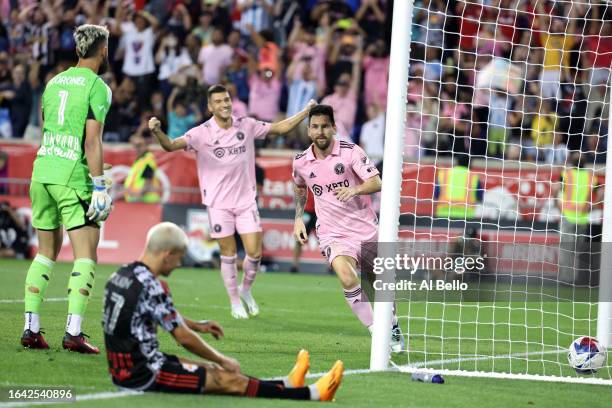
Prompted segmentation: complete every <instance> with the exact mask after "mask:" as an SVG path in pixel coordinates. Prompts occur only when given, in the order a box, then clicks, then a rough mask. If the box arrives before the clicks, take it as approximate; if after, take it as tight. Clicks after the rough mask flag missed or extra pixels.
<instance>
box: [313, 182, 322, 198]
mask: <svg viewBox="0 0 612 408" xmlns="http://www.w3.org/2000/svg"><path fill="white" fill-rule="evenodd" d="M311 190H312V192H313V193H314V195H316V196H317V197H319V196H320V195H321V194H323V187H321V186H320V185H318V184H313V185H312V188H311Z"/></svg>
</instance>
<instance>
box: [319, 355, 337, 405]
mask: <svg viewBox="0 0 612 408" xmlns="http://www.w3.org/2000/svg"><path fill="white" fill-rule="evenodd" d="M343 374H344V364H343V363H342V361H340V360H338V361H336V363H335V364H334V366H333V367H332V368H331V370H329V372H328V373H327V374H325V375H324V376H323V377H321V378H319V381H317V382H316V383H315V384H314V386H315V387H316V388H317V392H318V393H319V401H333V400H334V395H336V391H337V390H338V387H340V383H341V382H342V375H343Z"/></svg>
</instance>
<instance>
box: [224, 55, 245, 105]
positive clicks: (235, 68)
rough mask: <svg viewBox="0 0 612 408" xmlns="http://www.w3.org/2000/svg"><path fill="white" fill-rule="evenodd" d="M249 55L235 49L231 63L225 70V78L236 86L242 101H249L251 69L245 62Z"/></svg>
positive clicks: (237, 93)
mask: <svg viewBox="0 0 612 408" xmlns="http://www.w3.org/2000/svg"><path fill="white" fill-rule="evenodd" d="M244 60H247V61H248V56H247V55H246V54H244V53H243V52H242V51H241V52H238V51H236V50H234V55H232V60H231V63H230V64H229V65H228V67H227V68H226V70H225V75H224V77H225V79H226V80H227V81H229V82H230V83H231V84H232V85H234V86H235V87H236V95H237V97H238V99H240V100H241V101H242V102H244V103H247V102H248V101H249V69H248V67H247V66H245V64H244Z"/></svg>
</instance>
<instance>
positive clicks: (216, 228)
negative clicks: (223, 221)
mask: <svg viewBox="0 0 612 408" xmlns="http://www.w3.org/2000/svg"><path fill="white" fill-rule="evenodd" d="M213 231H215V232H216V233H219V232H221V225H219V224H215V226H214V227H213Z"/></svg>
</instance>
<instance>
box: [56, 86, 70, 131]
mask: <svg viewBox="0 0 612 408" xmlns="http://www.w3.org/2000/svg"><path fill="white" fill-rule="evenodd" d="M59 97H60V105H59V109H58V110H57V124H58V125H63V124H64V111H65V110H66V102H67V101H68V91H64V90H62V91H59Z"/></svg>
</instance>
